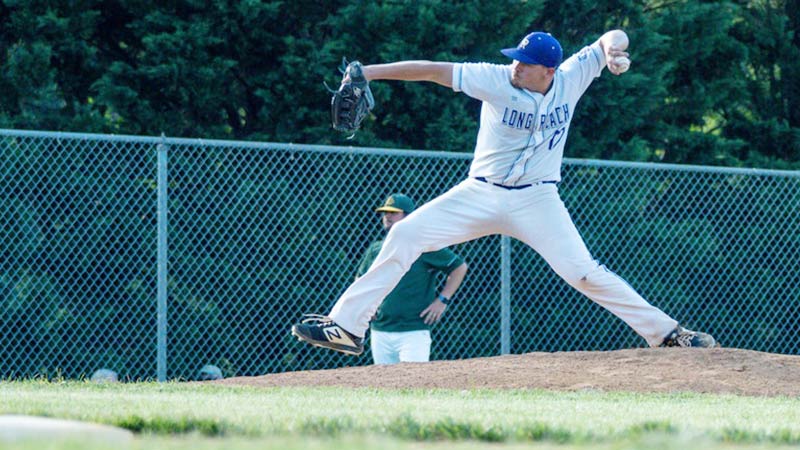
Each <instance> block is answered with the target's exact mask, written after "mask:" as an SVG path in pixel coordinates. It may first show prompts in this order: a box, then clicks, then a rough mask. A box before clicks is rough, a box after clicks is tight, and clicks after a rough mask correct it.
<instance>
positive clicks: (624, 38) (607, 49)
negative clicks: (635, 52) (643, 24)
mask: <svg viewBox="0 0 800 450" xmlns="http://www.w3.org/2000/svg"><path fill="white" fill-rule="evenodd" d="M597 42H598V43H599V44H600V48H602V49H603V55H604V56H605V58H606V65H607V66H608V70H609V71H611V73H613V74H614V75H619V74H621V73H623V72H625V71H627V70H628V67H629V66H630V63H631V62H630V59H628V57H629V56H630V55H629V54H628V52H626V50H627V49H628V45H629V44H630V41H629V40H628V35H627V34H626V33H625V32H624V31H622V30H611V31H608V32H606V33H605V34H603V35H602V36H600V39H598V40H597Z"/></svg>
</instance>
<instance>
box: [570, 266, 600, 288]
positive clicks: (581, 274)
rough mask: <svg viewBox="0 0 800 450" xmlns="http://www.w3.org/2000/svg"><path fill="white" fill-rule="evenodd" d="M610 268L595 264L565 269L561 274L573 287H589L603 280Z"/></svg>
mask: <svg viewBox="0 0 800 450" xmlns="http://www.w3.org/2000/svg"><path fill="white" fill-rule="evenodd" d="M607 272H608V269H606V267H605V266H602V265H599V264H595V265H594V266H591V267H582V268H581V267H573V268H570V270H564V271H562V272H561V273H559V275H560V276H561V278H563V279H564V280H565V281H566V282H567V283H569V285H570V286H573V287H576V288H578V287H581V286H584V287H588V286H593V285H595V284H598V283H600V282H601V280H602V279H603V278H604V276H605V275H606V273H607Z"/></svg>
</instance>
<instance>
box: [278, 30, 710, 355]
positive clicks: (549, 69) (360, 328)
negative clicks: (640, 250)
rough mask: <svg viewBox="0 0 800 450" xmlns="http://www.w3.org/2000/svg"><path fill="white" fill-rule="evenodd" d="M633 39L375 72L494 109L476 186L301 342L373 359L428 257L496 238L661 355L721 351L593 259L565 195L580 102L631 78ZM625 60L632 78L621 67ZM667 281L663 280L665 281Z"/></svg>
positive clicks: (309, 323) (457, 196)
mask: <svg viewBox="0 0 800 450" xmlns="http://www.w3.org/2000/svg"><path fill="white" fill-rule="evenodd" d="M627 48H628V36H627V35H626V34H625V32H623V31H622V30H612V31H609V32H607V33H605V34H603V35H602V36H601V37H600V38H599V39H598V40H597V41H595V42H594V43H592V44H590V45H588V46H586V47H584V48H583V49H581V50H580V51H579V52H578V53H576V54H574V55H572V56H571V57H569V58H568V59H567V60H566V61H564V62H563V63H562V49H561V45H560V44H559V42H558V41H557V40H556V39H555V38H554V37H553V36H551V35H550V34H548V33H542V32H533V33H530V34H529V35H527V36H525V38H524V39H523V40H522V41H521V42H520V43H519V45H518V46H517V47H516V48H507V49H504V50H502V53H503V54H504V55H506V56H507V57H509V58H511V59H512V60H513V62H512V63H511V64H510V65H495V64H488V63H449V62H431V61H401V62H396V63H390V64H378V65H370V66H365V67H364V69H363V70H364V75H365V76H366V78H367V79H368V80H405V81H431V82H434V83H437V84H440V85H442V86H446V87H449V88H452V89H453V90H454V91H456V92H464V93H465V94H467V95H469V96H471V97H474V98H476V99H478V100H481V101H482V106H481V115H480V128H479V130H478V137H477V143H476V145H475V155H474V159H473V161H472V164H471V167H470V171H469V177H468V178H467V179H466V180H464V181H462V182H461V183H459V184H458V185H457V186H455V187H453V188H452V189H450V190H449V191H448V192H446V193H445V194H443V195H441V196H439V197H438V198H436V199H434V200H433V201H431V202H429V203H427V204H425V205H424V206H422V207H420V208H419V209H418V210H416V211H415V212H414V213H412V214H411V215H410V216H409V217H408V218H406V219H405V220H403V221H402V222H400V223H398V224H396V225H395V226H394V227H392V230H391V231H390V232H389V234H388V235H387V237H386V242H384V244H383V248H382V250H381V252H380V254H378V256H377V258H376V259H375V262H374V263H373V265H372V266H371V267H370V269H369V271H367V273H366V274H364V276H362V277H360V278H358V280H356V281H355V282H354V283H353V284H352V285H350V287H349V288H348V289H347V290H346V291H345V292H344V294H342V296H341V297H340V298H339V300H338V301H337V302H336V304H335V305H334V307H333V309H332V310H331V312H330V314H329V316H327V317H325V316H309V317H308V318H306V319H305V320H304V321H303V322H302V323H299V324H295V325H294V326H293V327H292V333H293V334H294V335H295V336H297V337H298V338H299V339H300V340H303V341H306V342H308V343H310V344H312V345H316V346H320V347H326V348H330V349H333V350H337V351H341V352H344V353H350V354H360V353H361V352H362V351H363V337H364V334H365V332H366V330H367V328H368V326H369V320H370V318H371V317H372V316H373V315H374V313H375V310H376V309H377V308H378V306H379V305H380V303H381V301H382V300H383V298H384V297H385V296H386V295H387V294H388V293H389V292H390V291H391V290H392V288H394V286H395V285H396V284H397V283H398V281H399V280H400V278H402V276H403V274H404V273H405V272H406V271H407V270H408V268H409V267H410V266H411V264H412V263H413V262H414V261H415V260H416V259H417V257H419V255H420V254H421V253H423V252H430V251H435V250H438V249H441V248H444V247H447V246H450V245H454V244H457V243H460V242H465V241H469V240H472V239H476V238H479V237H482V236H486V235H490V234H505V235H508V236H511V237H514V238H516V239H518V240H520V241H522V242H524V243H526V244H527V245H529V246H530V247H531V248H533V249H534V250H535V251H536V252H537V253H539V254H540V255H541V256H542V257H543V258H544V259H545V260H546V261H547V263H548V264H549V265H550V267H551V268H552V269H553V270H554V271H555V272H556V273H557V274H558V275H559V276H560V277H561V278H563V279H564V280H565V281H566V282H567V283H569V284H570V285H571V286H572V287H574V288H575V289H577V290H578V291H580V292H581V293H583V294H584V295H586V296H587V297H589V298H590V299H591V300H593V301H595V302H597V303H598V304H600V305H601V306H603V307H604V308H606V309H607V310H609V311H611V312H612V313H613V314H614V315H616V316H617V317H619V318H620V319H622V320H623V321H625V323H627V324H628V325H629V326H630V327H631V328H633V329H634V330H635V331H636V332H637V333H638V334H639V335H640V336H642V337H643V338H644V339H645V340H646V341H647V343H648V344H649V345H650V346H659V345H663V346H681V347H712V346H715V345H716V341H715V340H714V338H713V337H711V336H710V335H708V334H706V333H701V332H695V331H691V330H687V329H685V328H683V327H681V326H680V325H678V322H677V321H675V320H674V319H672V318H671V317H669V316H668V315H667V314H665V313H664V312H662V311H661V310H660V309H658V308H656V307H654V306H652V305H651V304H649V303H648V302H647V301H646V300H645V299H644V298H642V296H641V295H639V294H638V293H637V292H636V291H635V290H634V289H633V288H632V287H631V286H630V285H629V284H628V283H627V282H625V281H624V280H623V279H622V278H620V277H619V276H617V275H616V274H614V273H613V272H611V271H610V270H608V269H607V268H606V267H605V266H604V265H601V264H600V263H599V262H598V261H596V260H595V259H594V258H592V256H591V254H590V253H589V250H588V249H587V248H586V245H585V244H584V242H583V239H582V238H581V236H580V234H579V233H578V230H577V229H576V228H575V225H574V224H573V222H572V219H571V217H570V216H569V213H568V211H567V209H566V207H565V206H564V204H563V202H562V201H561V198H560V196H559V193H558V187H557V184H556V183H557V182H558V181H560V180H561V162H562V157H563V153H564V143H565V142H566V138H567V134H568V133H569V127H570V124H571V121H572V118H573V117H574V112H575V107H576V105H577V103H578V100H579V99H580V98H581V96H582V95H583V93H584V92H585V91H586V89H587V88H588V87H589V85H590V84H591V83H592V81H593V80H594V79H595V78H596V77H598V76H600V74H601V73H602V71H603V69H604V68H606V67H607V68H608V69H609V71H610V72H611V73H612V74H615V75H619V74H620V73H621V72H622V71H624V70H625V69H627V62H628V60H627V57H628V56H629V55H628V53H626V52H625V50H627ZM623 57H624V58H626V59H624V60H623V61H624V64H625V65H624V66H623V65H620V63H619V62H618V61H615V58H623ZM655 275H656V274H654V276H655Z"/></svg>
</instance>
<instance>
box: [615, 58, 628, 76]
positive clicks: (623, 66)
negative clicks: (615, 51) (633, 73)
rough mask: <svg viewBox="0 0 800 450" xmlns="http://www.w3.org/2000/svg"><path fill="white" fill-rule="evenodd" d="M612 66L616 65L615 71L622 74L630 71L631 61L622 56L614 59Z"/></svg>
mask: <svg viewBox="0 0 800 450" xmlns="http://www.w3.org/2000/svg"><path fill="white" fill-rule="evenodd" d="M614 64H616V65H617V70H619V73H624V72H627V71H628V69H630V67H631V60H630V59H628V58H626V57H624V56H617V57H616V58H614Z"/></svg>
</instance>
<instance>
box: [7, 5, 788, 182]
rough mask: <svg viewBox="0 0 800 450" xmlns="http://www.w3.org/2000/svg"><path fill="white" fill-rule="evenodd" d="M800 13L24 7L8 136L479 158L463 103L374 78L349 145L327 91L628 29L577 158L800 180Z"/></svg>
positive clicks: (575, 136)
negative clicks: (357, 70) (86, 135)
mask: <svg viewBox="0 0 800 450" xmlns="http://www.w3.org/2000/svg"><path fill="white" fill-rule="evenodd" d="M797 3H798V2H797V1H796V0H776V1H767V0H753V1H750V2H747V3H743V2H735V1H728V0H725V1H719V2H707V1H700V0H679V1H666V0H614V1H608V2H603V3H597V2H593V1H589V0H568V1H554V0H533V1H524V0H515V1H511V2H509V1H506V0H466V1H463V2H449V1H444V0H423V1H418V2H400V1H377V0H368V1H361V0H321V1H320V0H318V1H308V0H297V1H292V2H285V1H267V0H262V1H258V0H241V1H232V0H216V1H191V0H183V1H169V2H156V1H148V0H140V1H133V2H130V1H126V2H123V1H114V0H109V1H99V0H79V1H66V0H51V1H29V2H21V1H11V0H9V1H5V2H4V3H3V5H2V6H0V50H2V54H3V59H2V68H3V70H2V73H0V83H2V85H3V89H0V126H4V127H9V128H28V129H52V130H66V131H90V132H113V133H124V134H143V135H159V134H161V133H165V134H167V135H169V136H189V137H204V138H220V139H244V140H266V141H278V142H304V143H314V144H343V143H346V144H348V145H350V144H355V145H359V146H380V147H395V148H420V149H435V150H454V151H465V152H468V151H471V150H472V147H473V145H474V137H475V132H476V129H477V116H478V108H479V104H478V102H477V101H475V100H473V99H470V98H468V97H466V96H465V95H463V94H456V93H454V92H451V91H448V90H447V89H444V88H442V87H440V86H436V85H433V84H430V83H402V82H378V83H374V84H373V89H374V91H375V94H376V97H377V100H378V105H377V107H376V109H375V110H374V111H373V114H372V115H371V117H370V118H369V119H368V120H367V121H366V123H365V125H364V127H363V130H362V131H361V132H359V134H358V136H357V138H356V140H355V141H347V140H346V139H345V138H346V136H344V135H341V134H338V133H335V132H333V131H332V130H331V129H330V126H329V117H328V116H329V111H328V109H329V96H328V94H327V92H326V90H325V88H324V86H323V84H322V82H323V81H325V82H327V83H328V84H331V85H336V84H337V83H338V81H339V78H340V77H339V73H338V72H337V71H336V67H337V66H338V64H339V62H340V60H341V58H342V57H348V58H350V59H359V60H361V61H363V62H365V63H382V62H391V61H395V60H400V59H431V60H447V61H489V62H497V63H505V62H506V60H505V59H504V57H502V55H500V54H499V52H498V49H500V48H503V47H508V46H513V45H514V44H515V43H516V42H517V41H518V40H519V39H520V38H521V37H522V36H523V35H524V34H525V33H526V32H528V31H530V30H533V29H544V30H548V31H551V32H552V33H554V34H555V35H556V36H557V37H559V39H560V40H561V41H562V44H563V46H564V48H565V52H566V53H567V54H571V53H572V52H574V51H577V50H579V48H580V47H581V46H583V45H585V44H588V43H590V42H592V41H593V40H594V39H596V38H597V37H599V36H600V34H601V33H602V32H604V31H605V30H608V29H611V28H617V27H621V28H623V29H625V30H626V31H628V33H629V35H630V36H631V42H632V44H631V48H630V52H631V54H632V59H633V61H634V63H633V69H632V70H631V71H630V72H628V73H627V74H625V75H624V76H622V77H614V76H611V75H610V74H608V73H606V74H604V75H603V76H602V77H601V78H600V79H599V80H597V81H596V82H595V83H594V84H593V86H591V87H590V90H589V91H588V93H587V95H586V96H585V97H584V99H583V100H582V101H581V104H580V106H579V108H578V110H577V112H576V113H577V115H578V116H577V119H578V120H576V122H575V126H574V127H573V130H572V133H571V138H570V142H569V144H568V147H567V152H568V156H575V157H588V158H604V159H609V158H610V159H624V160H644V161H667V162H677V163H694V164H718V165H756V166H760V167H778V168H793V167H798V165H799V164H800V131H798V129H800V113H799V112H798V111H800V105H798V102H800V100H798V99H800V88H799V87H798V86H800V84H798V83H797V82H796V81H797V79H798V75H799V74H800V68H799V67H798V65H800V58H799V57H798V56H800V45H799V44H800V37H798V36H797V33H796V30H797V25H798V20H800V19H798V6H797ZM598 130H601V131H602V132H599V131H598Z"/></svg>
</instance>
